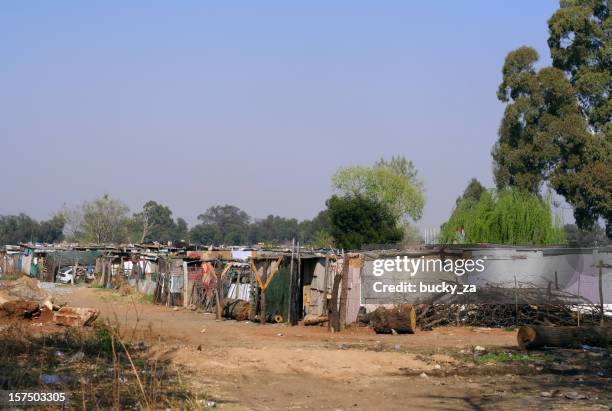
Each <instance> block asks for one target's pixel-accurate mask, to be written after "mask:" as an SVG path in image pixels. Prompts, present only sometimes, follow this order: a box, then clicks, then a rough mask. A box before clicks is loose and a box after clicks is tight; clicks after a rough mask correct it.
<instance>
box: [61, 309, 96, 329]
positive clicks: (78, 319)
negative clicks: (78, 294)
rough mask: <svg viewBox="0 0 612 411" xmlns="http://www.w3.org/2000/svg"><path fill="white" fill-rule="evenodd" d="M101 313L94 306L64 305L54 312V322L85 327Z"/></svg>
mask: <svg viewBox="0 0 612 411" xmlns="http://www.w3.org/2000/svg"><path fill="white" fill-rule="evenodd" d="M98 315H100V311H99V310H96V309H94V308H84V307H62V308H60V309H59V311H57V312H55V313H54V314H53V322H54V323H55V324H57V325H64V326H68V327H84V326H88V325H91V324H92V323H93V322H94V321H95V320H96V318H98Z"/></svg>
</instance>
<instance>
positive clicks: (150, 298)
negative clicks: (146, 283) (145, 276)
mask: <svg viewBox="0 0 612 411" xmlns="http://www.w3.org/2000/svg"><path fill="white" fill-rule="evenodd" d="M140 302H141V303H145V304H153V294H151V295H146V294H143V295H142V296H141V297H140Z"/></svg>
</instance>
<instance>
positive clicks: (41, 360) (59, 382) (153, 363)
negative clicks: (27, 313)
mask: <svg viewBox="0 0 612 411" xmlns="http://www.w3.org/2000/svg"><path fill="white" fill-rule="evenodd" d="M3 327H4V329H3V330H2V332H0V346H1V347H2V350H1V352H0V387H1V388H2V389H5V390H29V391H38V392H42V391H60V392H66V393H69V398H68V403H67V404H64V405H63V407H64V408H66V407H67V408H69V409H87V410H90V409H160V408H161V409H164V408H171V409H177V408H178V409H202V408H203V406H202V404H204V403H205V398H201V399H200V398H197V397H196V396H194V395H193V394H192V393H191V392H190V391H189V390H188V389H187V388H186V387H185V386H184V385H183V383H182V382H181V378H180V370H178V369H177V368H176V367H174V366H172V365H171V364H170V363H168V362H161V361H158V360H151V359H149V358H148V356H147V347H146V345H145V344H143V343H139V344H136V343H134V344H130V343H128V342H125V341H124V340H123V338H122V337H121V336H120V333H119V332H118V329H117V327H114V326H112V325H110V324H102V325H98V326H96V327H94V328H81V329H77V328H68V329H59V330H57V329H56V330H54V331H51V332H44V331H43V330H37V331H36V330H33V327H32V326H31V325H30V324H28V323H23V322H16V323H12V324H9V325H4V326H3ZM49 376H52V377H49ZM50 379H55V380H56V381H49V380H50ZM45 382H46V383H47V384H45ZM57 408H62V407H60V406H58V407H57Z"/></svg>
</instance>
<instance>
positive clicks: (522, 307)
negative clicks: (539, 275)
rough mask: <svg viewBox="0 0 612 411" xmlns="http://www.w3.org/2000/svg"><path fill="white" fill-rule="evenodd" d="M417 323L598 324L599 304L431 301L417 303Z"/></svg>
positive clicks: (425, 326)
mask: <svg viewBox="0 0 612 411" xmlns="http://www.w3.org/2000/svg"><path fill="white" fill-rule="evenodd" d="M416 312H417V325H418V326H419V328H420V329H421V330H430V329H432V328H433V327H439V326H443V325H469V326H479V327H513V326H516V325H523V324H534V325H557V326H563V325H567V326H570V325H578V324H580V325H590V324H592V325H599V324H600V321H601V318H602V312H601V309H600V307H599V306H588V309H587V307H585V306H584V305H580V306H572V305H531V304H518V305H514V304H495V305H484V304H469V305H466V304H431V305H425V304H421V305H417V306H416Z"/></svg>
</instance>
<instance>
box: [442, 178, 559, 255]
mask: <svg viewBox="0 0 612 411" xmlns="http://www.w3.org/2000/svg"><path fill="white" fill-rule="evenodd" d="M466 191H467V190H466ZM440 234H441V240H442V242H443V243H447V244H450V243H466V244H478V243H489V244H512V245H557V244H564V243H565V236H564V232H563V228H562V227H561V224H560V221H559V219H558V218H556V217H555V216H554V215H553V212H552V209H551V201H550V200H547V201H545V200H543V199H541V198H540V197H538V196H536V195H535V194H531V193H528V192H525V191H519V190H517V189H505V190H501V191H495V190H492V191H484V192H482V193H481V195H480V197H479V198H478V199H476V198H474V197H465V198H463V199H462V200H460V201H459V203H458V204H457V206H456V207H455V209H454V210H453V213H452V214H451V217H450V218H449V220H448V221H447V222H446V223H444V224H443V225H442V229H441V233H440Z"/></svg>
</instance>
